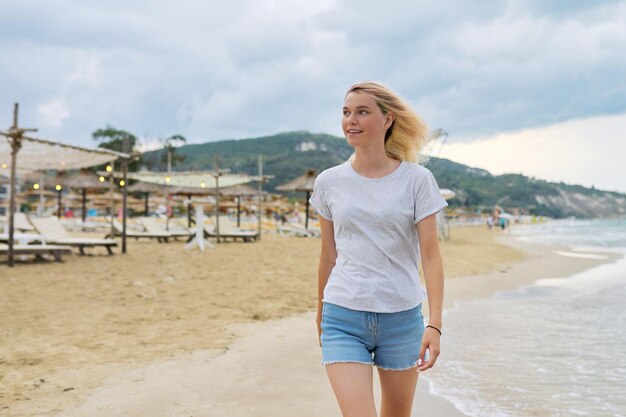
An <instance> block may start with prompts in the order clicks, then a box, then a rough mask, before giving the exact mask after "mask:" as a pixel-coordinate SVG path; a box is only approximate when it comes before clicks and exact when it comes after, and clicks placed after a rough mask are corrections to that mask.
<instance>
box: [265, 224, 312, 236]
mask: <svg viewBox="0 0 626 417" xmlns="http://www.w3.org/2000/svg"><path fill="white" fill-rule="evenodd" d="M276 233H278V234H279V235H282V236H290V237H320V236H321V231H320V229H319V227H314V226H309V228H308V229H306V228H305V227H304V226H302V225H301V224H299V223H285V224H277V225H276Z"/></svg>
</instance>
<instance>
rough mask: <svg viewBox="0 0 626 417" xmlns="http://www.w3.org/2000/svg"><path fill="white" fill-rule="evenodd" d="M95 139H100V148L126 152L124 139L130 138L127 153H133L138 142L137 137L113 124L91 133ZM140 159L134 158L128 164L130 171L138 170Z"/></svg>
mask: <svg viewBox="0 0 626 417" xmlns="http://www.w3.org/2000/svg"><path fill="white" fill-rule="evenodd" d="M91 136H92V137H93V139H94V140H95V141H100V142H101V143H100V144H99V145H98V147H99V148H105V149H110V150H112V151H117V152H124V139H128V150H127V151H126V152H127V153H131V152H132V150H133V149H134V148H135V144H136V143H137V137H136V136H135V135H133V134H132V133H130V132H127V131H125V130H119V129H116V128H114V127H113V126H110V125H108V124H107V125H106V127H105V128H104V129H98V130H96V131H95V132H93V133H92V134H91ZM139 163H140V160H139V159H137V160H134V161H133V162H131V163H130V164H129V165H128V170H129V171H137V170H138V168H139Z"/></svg>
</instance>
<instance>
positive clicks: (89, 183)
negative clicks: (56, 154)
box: [62, 169, 110, 222]
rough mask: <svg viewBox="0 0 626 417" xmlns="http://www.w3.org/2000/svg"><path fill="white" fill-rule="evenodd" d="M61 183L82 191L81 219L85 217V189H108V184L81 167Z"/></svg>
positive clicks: (91, 190)
mask: <svg viewBox="0 0 626 417" xmlns="http://www.w3.org/2000/svg"><path fill="white" fill-rule="evenodd" d="M62 183H63V185H65V186H66V187H69V188H76V189H79V190H81V191H82V220H83V222H84V221H85V219H86V218H87V191H89V192H93V191H100V190H108V189H109V188H110V184H108V183H107V182H105V181H104V177H100V176H98V175H96V174H94V173H93V172H91V171H90V170H87V169H81V170H80V171H79V172H77V173H75V174H72V175H69V176H68V177H66V178H65V179H64V180H63V181H62Z"/></svg>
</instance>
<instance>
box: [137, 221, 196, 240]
mask: <svg viewBox="0 0 626 417" xmlns="http://www.w3.org/2000/svg"><path fill="white" fill-rule="evenodd" d="M138 220H139V222H140V223H141V224H142V225H143V227H144V228H145V230H146V232H148V233H157V234H158V233H167V234H168V236H169V237H173V238H174V239H177V238H179V237H185V238H187V237H189V235H190V233H189V231H188V230H185V229H181V228H180V227H178V228H177V226H178V224H177V222H175V221H174V219H171V220H170V230H165V224H161V223H159V222H158V221H157V219H155V218H154V217H139V218H138Z"/></svg>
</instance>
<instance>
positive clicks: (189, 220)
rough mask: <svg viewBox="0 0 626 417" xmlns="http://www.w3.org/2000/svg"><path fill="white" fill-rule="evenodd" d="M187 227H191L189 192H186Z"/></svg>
mask: <svg viewBox="0 0 626 417" xmlns="http://www.w3.org/2000/svg"><path fill="white" fill-rule="evenodd" d="M187 228H188V229H191V194H187Z"/></svg>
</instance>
